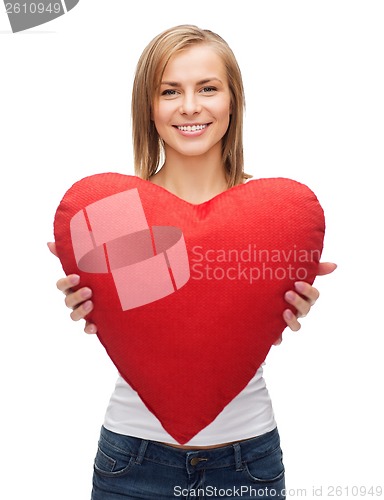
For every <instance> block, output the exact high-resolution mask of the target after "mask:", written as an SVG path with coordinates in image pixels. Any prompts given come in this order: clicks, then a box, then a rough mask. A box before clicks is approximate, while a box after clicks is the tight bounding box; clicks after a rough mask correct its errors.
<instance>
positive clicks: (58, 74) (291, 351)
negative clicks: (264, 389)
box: [0, 0, 384, 500]
mask: <svg viewBox="0 0 384 500" xmlns="http://www.w3.org/2000/svg"><path fill="white" fill-rule="evenodd" d="M0 9H1V14H0V56H1V59H0V61H1V67H0V68H1V69H0V72H1V78H0V102H1V110H0V144H1V147H0V158H1V184H0V185H1V200H0V202H1V231H2V234H1V242H2V245H1V261H2V269H1V275H0V276H1V281H2V286H1V305H2V316H1V318H2V328H1V353H0V356H1V359H0V369H1V467H0V470H1V475H2V478H1V491H2V492H5V491H8V493H7V494H6V497H4V498H6V499H7V500H13V499H17V500H20V499H26V498H38V499H39V500H68V499H71V500H82V499H87V498H89V497H90V487H91V476H92V463H93V458H94V455H95V452H96V446H97V439H98V434H99V429H100V425H101V423H102V420H103V417H104V412H105V408H106V405H107V403H108V399H109V396H110V394H111V392H112V390H113V386H114V383H115V379H116V371H115V368H114V366H113V365H112V363H111V361H110V360H109V358H108V357H107V355H106V353H105V351H104V350H103V348H102V347H101V345H100V344H99V342H98V340H97V337H96V336H87V335H85V334H84V333H83V330H82V329H83V323H73V322H72V321H71V320H70V319H69V311H68V310H67V309H66V308H65V307H64V305H63V295H62V294H61V293H60V292H58V291H57V290H56V288H55V282H56V280H57V279H58V278H59V277H61V275H62V269H61V266H60V263H59V261H58V260H56V259H55V257H53V256H52V255H51V254H50V253H49V252H48V250H47V248H46V242H47V241H49V240H52V238H53V235H52V232H53V231H52V223H53V216H54V212H55V210H56V207H57V205H58V203H59V201H60V199H61V197H62V195H63V194H64V192H65V191H66V189H68V188H69V187H70V185H71V184H72V183H73V182H75V181H76V180H78V179H80V178H82V177H85V176H86V175H90V174H93V173H97V172H106V171H116V172H121V173H133V170H132V150H131V139H130V138H131V136H130V133H131V132H130V116H129V111H130V110H129V107H130V91H131V83H132V78H133V73H134V69H135V64H136V61H137V59H138V57H139V55H140V53H141V51H142V49H143V48H144V46H145V45H146V44H147V43H148V42H149V40H150V39H152V38H153V37H154V36H155V35H156V34H157V33H158V32H160V31H162V30H163V29H166V28H168V27H171V26H173V25H176V24H181V23H194V24H197V25H199V26H200V27H202V28H209V29H212V30H213V31H216V32H218V33H219V34H220V35H222V36H223V37H224V38H225V39H226V40H227V41H228V42H229V44H230V45H231V47H232V48H233V50H234V52H235V54H236V56H237V58H238V61H239V63H240V66H241V68H242V71H243V77H244V84H245V89H246V99H247V111H246V123H245V130H246V132H245V155H246V170H247V171H248V172H250V173H252V174H253V175H254V176H255V177H273V176H284V177H291V178H294V179H296V180H299V181H301V182H304V183H306V184H308V185H309V186H310V187H311V188H312V189H313V190H314V191H315V193H316V194H317V196H318V198H319V200H320V202H321V204H322V206H323V208H324V210H325V214H326V220H327V234H326V239H325V249H324V254H323V260H331V261H334V262H337V264H338V266H339V267H338V269H337V271H336V272H335V273H333V274H332V275H330V276H327V277H319V278H317V279H316V282H315V284H316V286H317V287H318V288H319V289H320V292H321V298H320V299H319V301H318V302H317V304H316V306H315V307H314V308H313V310H312V311H311V313H310V314H309V316H308V317H307V318H305V319H303V320H302V325H303V327H302V329H301V331H300V332H299V333H291V332H289V331H286V332H285V334H284V342H283V344H282V345H281V346H279V347H275V348H273V349H272V351H271V353H270V355H269V358H268V363H267V367H266V371H265V373H266V378H267V384H268V386H269V389H270V392H271V395H272V398H273V403H274V408H275V413H276V419H277V421H278V425H279V430H280V434H281V438H282V447H283V450H284V458H285V465H286V470H287V487H288V488H289V489H292V490H293V491H292V493H295V490H296V489H301V490H304V489H306V490H307V492H306V497H307V498H312V488H313V487H316V488H317V493H320V490H319V488H320V487H322V488H323V491H322V497H324V498H327V497H328V496H330V493H331V490H329V489H328V487H330V486H337V485H339V486H341V487H342V488H343V490H342V492H343V495H342V496H339V498H350V497H351V496H355V495H353V492H352V487H353V486H363V487H364V486H365V487H367V488H368V487H370V486H378V485H380V484H381V485H382V486H384V485H383V482H384V480H383V461H382V447H383V431H382V422H383V419H384V413H383V405H382V399H383V396H382V394H383V391H382V385H383V362H382V358H383V347H384V342H383V333H384V331H383V320H382V311H383V302H382V300H383V298H382V279H383V249H382V233H383V201H382V200H383V194H382V182H380V181H379V175H380V174H381V171H382V170H383V166H384V162H383V160H384V152H383V133H384V118H383V117H384V98H383V96H384V92H383V89H384V72H383V55H384V54H383V52H384V30H383V25H384V5H383V2H381V1H371V0H361V1H353V0H348V1H341V0H332V1H329V0H323V1H311V0H305V1H297V0H292V1H289V0H284V1H276V0H274V1H272V0H271V1H253V2H252V1H248V0H245V1H242V0H237V1H234V2H228V1H224V0H219V1H217V0H210V1H209V2H170V1H168V2H159V1H142V2H131V1H129V0H108V1H101V0H80V3H79V4H78V5H77V7H75V8H74V9H73V10H72V11H70V12H69V13H68V14H66V15H64V16H62V17H60V18H58V19H56V20H54V21H52V22H50V23H47V24H45V25H42V26H40V27H37V28H34V29H31V30H28V31H25V32H21V33H18V34H13V33H12V32H11V30H10V26H9V22H8V19H7V16H6V14H5V12H4V10H3V9H2V8H1V7H0ZM347 488H349V495H347ZM354 491H355V490H354ZM355 493H356V491H355ZM299 494H300V492H298V493H296V496H299ZM301 495H302V493H301ZM302 496H303V495H302ZM293 497H294V495H293V496H292V498H293ZM371 498H372V497H371Z"/></svg>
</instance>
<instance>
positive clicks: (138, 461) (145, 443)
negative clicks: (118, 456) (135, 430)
mask: <svg viewBox="0 0 384 500" xmlns="http://www.w3.org/2000/svg"><path fill="white" fill-rule="evenodd" d="M147 446H148V441H147V440H146V439H142V440H141V444H140V448H139V453H138V454H137V457H136V460H135V464H137V465H140V464H141V462H142V461H143V459H144V455H145V452H146V450H147Z"/></svg>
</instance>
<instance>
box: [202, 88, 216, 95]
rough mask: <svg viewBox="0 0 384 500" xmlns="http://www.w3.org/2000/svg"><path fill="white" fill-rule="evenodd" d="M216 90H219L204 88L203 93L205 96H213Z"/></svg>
mask: <svg viewBox="0 0 384 500" xmlns="http://www.w3.org/2000/svg"><path fill="white" fill-rule="evenodd" d="M216 90H217V88H216V87H203V88H202V89H201V92H202V93H203V94H212V93H213V92H215V91H216Z"/></svg>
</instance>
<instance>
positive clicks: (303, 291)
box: [274, 262, 337, 345]
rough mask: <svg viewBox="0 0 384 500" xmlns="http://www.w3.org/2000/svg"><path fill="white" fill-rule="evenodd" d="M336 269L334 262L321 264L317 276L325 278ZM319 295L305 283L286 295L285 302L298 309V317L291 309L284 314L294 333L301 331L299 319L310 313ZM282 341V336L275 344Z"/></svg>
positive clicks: (297, 282) (298, 284) (299, 283)
mask: <svg viewBox="0 0 384 500" xmlns="http://www.w3.org/2000/svg"><path fill="white" fill-rule="evenodd" d="M336 267H337V265H336V264H334V263H333V262H320V264H319V270H318V273H317V275H318V276H324V275H326V274H330V273H333V271H334V270H335V269H336ZM319 295H320V293H319V290H318V289H317V288H315V287H314V286H312V285H310V284H309V283H306V282H305V281H296V283H295V290H289V291H288V292H287V293H286V294H285V300H286V301H287V302H288V304H290V305H291V306H293V307H295V308H296V309H297V314H296V315H295V314H294V313H293V312H292V311H291V310H290V309H286V310H285V311H284V312H283V318H284V320H285V322H286V323H287V326H288V327H289V328H290V329H291V330H292V331H293V332H297V331H298V330H300V328H301V324H300V323H299V321H298V319H299V318H304V317H305V316H306V315H307V314H308V313H309V311H310V309H311V307H312V306H313V304H314V303H315V302H316V300H317V299H318V298H319ZM282 340H283V337H282V335H281V336H280V337H279V339H278V340H277V341H276V342H275V343H274V344H275V345H279V344H281V342H282Z"/></svg>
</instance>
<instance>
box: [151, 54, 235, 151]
mask: <svg viewBox="0 0 384 500" xmlns="http://www.w3.org/2000/svg"><path fill="white" fill-rule="evenodd" d="M230 114H231V95H230V90H229V86H228V79H227V73H226V69H225V66H224V63H223V62H222V60H221V58H220V56H219V55H218V54H217V53H216V52H215V51H214V50H213V49H212V48H211V47H210V46H209V45H195V46H192V47H191V48H189V49H186V50H183V51H182V52H179V53H178V54H175V55H174V56H173V57H171V59H170V60H169V62H168V64H167V66H166V67H165V71H164V74H163V77H162V81H161V85H160V87H159V89H158V91H157V93H156V95H155V99H154V104H153V116H152V119H153V121H154V123H155V127H156V130H157V132H158V134H159V135H160V137H161V138H162V139H163V141H164V143H165V153H166V156H167V155H168V154H169V153H171V152H174V153H177V155H178V156H180V155H181V156H201V155H204V154H207V153H208V152H210V153H211V152H212V150H213V151H214V150H217V154H218V155H221V140H222V138H223V136H224V134H225V133H226V131H227V129H228V126H229V120H230Z"/></svg>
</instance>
